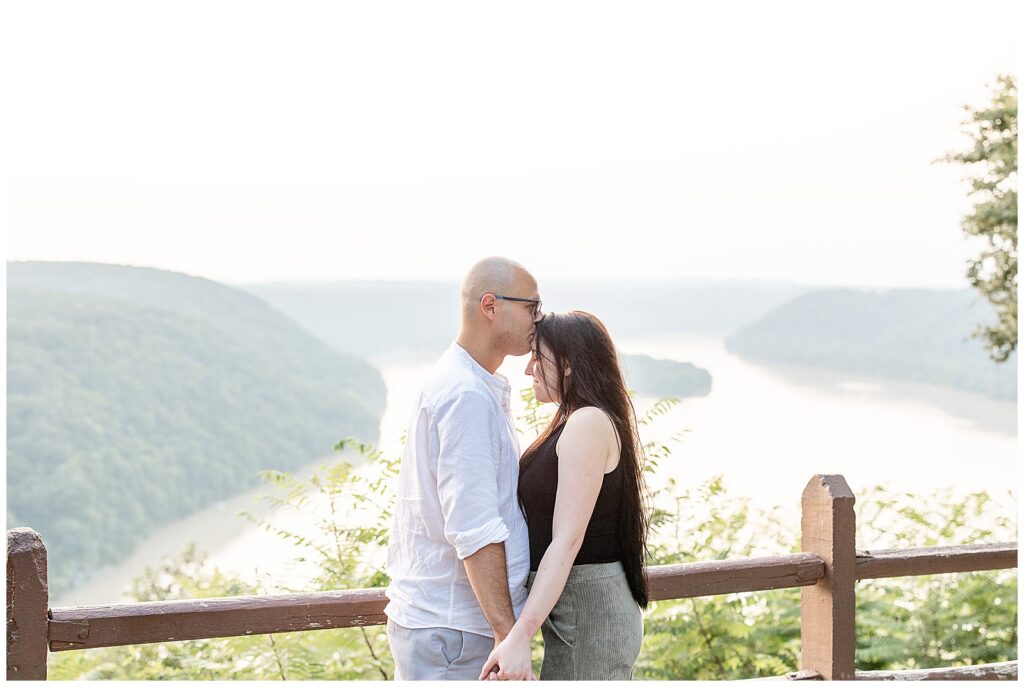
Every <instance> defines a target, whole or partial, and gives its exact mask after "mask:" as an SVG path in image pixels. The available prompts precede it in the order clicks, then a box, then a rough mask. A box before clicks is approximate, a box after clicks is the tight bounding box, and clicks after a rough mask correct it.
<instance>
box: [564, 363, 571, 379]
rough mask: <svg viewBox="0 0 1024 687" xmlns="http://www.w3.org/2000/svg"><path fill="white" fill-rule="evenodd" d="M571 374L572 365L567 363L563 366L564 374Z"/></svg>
mask: <svg viewBox="0 0 1024 687" xmlns="http://www.w3.org/2000/svg"><path fill="white" fill-rule="evenodd" d="M571 374H572V367H571V366H569V365H566V366H565V376H566V377H568V376H569V375H571Z"/></svg>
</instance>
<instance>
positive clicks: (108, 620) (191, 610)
mask: <svg viewBox="0 0 1024 687" xmlns="http://www.w3.org/2000/svg"><path fill="white" fill-rule="evenodd" d="M386 605H387V599H386V598H385V597H384V590H383V589H356V590H347V591H330V592H314V593H308V594H280V595H274V596H238V597H224V598H213V599H187V600H182V601H160V602H149V603H133V604H118V605H110V606H76V607H71V608H55V609H53V610H52V611H51V618H52V619H51V621H50V631H49V639H50V651H67V650H69V649H92V648H96V647H103V646H123V645H127V644H149V643H152V642H173V641H179V640H186V639H208V638H212V637H238V636H243V635H256V634H270V633H273V632H297V631H300V630H319V629H329V628H338V627H359V626H363V625H381V624H383V623H385V622H386V620H387V619H386V618H385V617H384V606H386Z"/></svg>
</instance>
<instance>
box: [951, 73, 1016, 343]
mask: <svg viewBox="0 0 1024 687" xmlns="http://www.w3.org/2000/svg"><path fill="white" fill-rule="evenodd" d="M964 109H965V110H967V114H968V118H967V120H966V121H964V129H965V133H967V135H968V136H970V138H971V147H970V148H968V149H967V150H964V151H962V152H959V153H955V154H951V155H947V156H946V157H945V158H944V160H945V161H947V162H958V163H960V164H963V165H966V166H967V168H968V169H969V170H971V172H972V176H971V177H969V181H970V184H971V190H970V194H971V195H972V196H975V197H976V198H978V202H977V203H976V204H975V205H974V210H973V212H972V213H971V214H969V215H967V216H966V217H964V219H963V224H962V226H963V230H964V233H965V234H967V235H968V236H970V237H975V238H978V239H981V240H982V241H983V243H984V248H983V249H982V251H981V253H980V254H979V255H978V256H977V257H976V258H974V259H972V260H971V261H970V262H969V263H968V265H967V278H968V279H969V280H970V282H971V286H973V287H974V288H976V289H977V290H978V291H979V292H980V293H982V294H983V295H984V296H985V297H986V298H987V299H988V300H989V302H991V303H992V305H993V306H995V309H996V317H997V321H996V323H995V324H993V325H984V326H981V327H979V328H978V330H977V332H976V334H977V335H979V336H981V337H982V338H983V339H984V340H985V342H986V344H987V346H988V348H989V351H990V353H991V356H992V359H993V360H996V361H997V362H1004V361H1006V359H1007V358H1008V357H1009V355H1010V354H1011V353H1012V352H1013V351H1015V350H1017V84H1016V82H1015V81H1014V79H1013V77H1012V76H1009V75H1001V76H999V77H997V78H996V87H995V89H994V92H993V94H992V100H991V102H990V103H988V105H986V106H984V107H981V108H978V109H973V108H971V107H969V106H968V107H965V108H964Z"/></svg>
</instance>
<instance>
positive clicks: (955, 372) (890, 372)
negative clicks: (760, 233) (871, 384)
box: [726, 289, 1017, 400]
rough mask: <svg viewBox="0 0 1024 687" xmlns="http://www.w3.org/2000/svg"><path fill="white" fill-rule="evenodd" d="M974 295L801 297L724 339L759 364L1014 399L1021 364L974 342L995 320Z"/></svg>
mask: <svg viewBox="0 0 1024 687" xmlns="http://www.w3.org/2000/svg"><path fill="white" fill-rule="evenodd" d="M993 317H994V315H993V314H992V308H991V306H990V305H989V304H988V303H987V302H986V301H985V300H984V299H983V298H982V297H981V296H979V295H978V294H976V293H975V292H974V291H971V290H969V289H964V290H960V291H938V290H926V289H894V290H888V291H859V290H853V289H831V290H823V291H814V292H811V293H806V294H802V295H800V296H797V297H796V298H794V299H793V300H791V301H789V302H788V303H786V304H784V305H782V306H781V307H779V308H777V309H776V310H774V311H772V312H771V313H768V314H767V315H765V316H764V317H762V318H761V319H759V320H757V321H756V322H753V323H751V324H749V325H747V326H745V327H743V328H742V329H740V330H739V332H737V333H736V334H735V335H734V336H731V337H729V338H728V339H727V340H726V347H727V348H728V349H729V350H730V351H732V352H735V353H739V354H741V355H743V356H745V357H748V358H751V359H753V360H757V361H763V362H772V363H788V364H792V365H804V366H809V367H820V368H827V369H830V370H837V371H841V372H849V373H854V374H861V375H870V376H877V377H884V378H886V379H894V380H903V381H908V382H921V383H928V384H939V385H942V386H948V387H952V388H955V389H962V390H964V391H974V392H979V393H983V394H987V395H989V396H993V397H995V398H1000V399H1005V400H1015V399H1016V398H1017V359H1016V355H1014V356H1012V357H1011V358H1010V359H1009V360H1008V361H1007V362H1005V363H995V362H993V361H992V360H991V359H990V358H989V357H988V354H987V353H986V352H985V349H984V346H983V344H982V343H981V342H980V341H979V340H978V339H975V338H972V337H971V334H972V332H973V331H974V329H975V327H976V326H977V325H978V324H979V323H982V322H985V321H987V320H989V319H992V318H993Z"/></svg>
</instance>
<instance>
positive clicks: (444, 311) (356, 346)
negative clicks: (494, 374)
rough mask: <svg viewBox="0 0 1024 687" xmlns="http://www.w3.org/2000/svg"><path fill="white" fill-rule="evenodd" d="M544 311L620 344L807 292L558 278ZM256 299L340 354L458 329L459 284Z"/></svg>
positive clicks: (324, 288) (273, 287)
mask: <svg viewBox="0 0 1024 687" xmlns="http://www.w3.org/2000/svg"><path fill="white" fill-rule="evenodd" d="M540 287H541V288H540V292H541V296H542V297H543V299H544V309H545V310H547V311H567V310H586V311H588V312H591V313H593V314H594V315H596V316H597V317H599V318H600V319H601V320H602V321H603V322H604V323H605V325H606V326H607V327H608V330H609V332H610V333H611V335H612V337H613V338H615V339H616V340H617V341H618V340H622V339H625V338H629V337H641V336H650V335H657V334H673V333H679V332H690V333H705V334H714V335H725V334H730V333H732V332H734V331H736V329H738V328H739V327H741V326H742V325H744V324H746V323H747V322H750V321H752V320H755V319H757V318H758V317H760V316H762V315H764V314H765V313H767V312H769V311H771V310H772V309H773V308H775V307H777V306H779V305H781V304H782V303H784V302H786V301H787V300H789V299H790V298H792V297H793V296H796V295H797V294H799V293H802V292H803V291H804V290H805V289H803V288H801V287H798V286H795V285H792V284H787V283H782V282H765V283H758V282H724V283H714V282H706V283H705V282H683V281H664V282H641V283H616V282H609V281H606V282H597V281H577V282H566V281H554V282H546V283H543V284H541V285H540ZM240 288H244V289H245V290H247V291H249V292H251V293H254V294H256V295H257V296H259V297H260V298H262V299H264V300H265V301H266V302H268V303H270V304H271V305H272V306H273V307H275V308H277V309H278V310H280V311H281V312H283V313H285V314H286V315H288V316H289V317H291V318H292V319H294V320H295V321H296V322H298V323H299V324H301V325H302V326H303V327H305V328H306V329H308V330H309V331H310V332H312V333H313V334H315V335H316V336H318V337H319V338H321V339H322V340H323V341H326V342H327V343H329V344H331V345H332V346H334V347H335V348H337V349H338V350H339V351H345V352H347V353H353V354H356V355H376V354H380V353H388V352H396V353H403V352H406V353H424V352H430V353H436V354H440V353H441V352H443V351H444V349H445V347H447V346H448V344H449V343H451V341H452V339H454V338H455V334H456V333H457V332H458V328H459V286H458V284H455V283H454V282H453V283H450V284H444V283H437V282H397V283H396V282H374V281H351V282H335V283H328V284H289V283H282V284H251V285H244V286H241V287H240Z"/></svg>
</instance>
